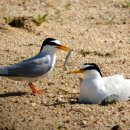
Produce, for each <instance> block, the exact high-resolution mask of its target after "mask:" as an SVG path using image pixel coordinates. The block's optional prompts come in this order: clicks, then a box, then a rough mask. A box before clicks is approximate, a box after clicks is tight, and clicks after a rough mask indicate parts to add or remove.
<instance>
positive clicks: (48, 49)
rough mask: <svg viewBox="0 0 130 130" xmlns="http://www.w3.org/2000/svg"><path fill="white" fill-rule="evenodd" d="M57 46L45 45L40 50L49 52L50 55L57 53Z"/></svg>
mask: <svg viewBox="0 0 130 130" xmlns="http://www.w3.org/2000/svg"><path fill="white" fill-rule="evenodd" d="M56 50H57V48H55V47H52V46H44V47H43V49H42V50H40V53H42V52H44V53H48V54H50V55H54V54H55V53H56Z"/></svg>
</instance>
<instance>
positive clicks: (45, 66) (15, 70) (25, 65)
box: [0, 57, 51, 77]
mask: <svg viewBox="0 0 130 130" xmlns="http://www.w3.org/2000/svg"><path fill="white" fill-rule="evenodd" d="M50 69H51V65H50V61H49V60H48V59H47V58H45V57H44V58H38V59H33V60H27V61H23V62H20V63H17V64H14V65H11V66H4V67H0V75H1V76H13V77H14V76H15V77H37V76H41V75H44V74H46V73H47V72H48V71H49V70H50Z"/></svg>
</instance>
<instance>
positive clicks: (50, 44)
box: [40, 38, 71, 52]
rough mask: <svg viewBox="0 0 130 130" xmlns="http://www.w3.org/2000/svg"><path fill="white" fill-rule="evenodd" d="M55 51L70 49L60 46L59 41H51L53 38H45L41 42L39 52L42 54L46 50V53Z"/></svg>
mask: <svg viewBox="0 0 130 130" xmlns="http://www.w3.org/2000/svg"><path fill="white" fill-rule="evenodd" d="M57 49H61V50H64V51H70V50H71V49H70V48H68V47H66V46H64V45H61V43H60V41H59V40H56V39H53V38H47V39H45V40H44V41H43V43H42V46H41V49H40V52H42V51H43V50H47V51H54V52H55V51H56V50H57Z"/></svg>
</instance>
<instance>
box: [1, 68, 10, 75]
mask: <svg viewBox="0 0 130 130" xmlns="http://www.w3.org/2000/svg"><path fill="white" fill-rule="evenodd" d="M0 76H10V75H9V73H8V69H7V67H3V66H0Z"/></svg>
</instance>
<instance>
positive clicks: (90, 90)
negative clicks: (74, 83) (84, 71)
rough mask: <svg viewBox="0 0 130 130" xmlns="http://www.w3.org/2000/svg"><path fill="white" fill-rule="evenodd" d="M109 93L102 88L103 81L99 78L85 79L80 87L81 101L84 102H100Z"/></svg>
mask: <svg viewBox="0 0 130 130" xmlns="http://www.w3.org/2000/svg"><path fill="white" fill-rule="evenodd" d="M105 96H107V93H106V92H105V90H103V88H102V82H100V81H99V80H97V79H94V80H90V79H89V80H84V81H83V82H82V84H81V87H80V97H79V100H80V102H83V103H99V102H100V101H102V100H103V98H104V97H105Z"/></svg>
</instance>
